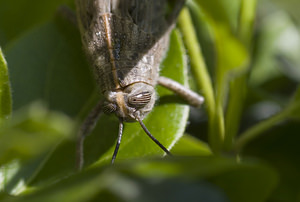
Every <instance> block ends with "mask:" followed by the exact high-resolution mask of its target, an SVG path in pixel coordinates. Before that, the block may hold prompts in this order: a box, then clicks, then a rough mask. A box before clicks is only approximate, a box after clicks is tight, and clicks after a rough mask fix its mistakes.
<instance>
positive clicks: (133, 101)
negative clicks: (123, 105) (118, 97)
mask: <svg viewBox="0 0 300 202" xmlns="http://www.w3.org/2000/svg"><path fill="white" fill-rule="evenodd" d="M150 100H151V93H150V92H148V91H145V92H142V93H139V94H136V95H133V96H131V97H129V98H128V103H129V105H131V106H133V107H135V108H142V107H144V106H145V105H147V104H148V103H149V102H150Z"/></svg>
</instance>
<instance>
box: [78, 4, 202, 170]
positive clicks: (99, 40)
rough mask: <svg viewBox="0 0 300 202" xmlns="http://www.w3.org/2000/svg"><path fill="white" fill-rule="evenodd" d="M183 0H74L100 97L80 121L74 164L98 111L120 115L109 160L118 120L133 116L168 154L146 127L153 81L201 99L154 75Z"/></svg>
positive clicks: (80, 162) (193, 102)
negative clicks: (144, 120) (82, 120)
mask: <svg viewBox="0 0 300 202" xmlns="http://www.w3.org/2000/svg"><path fill="white" fill-rule="evenodd" d="M184 2H185V1H184V0H159V1H158V0H76V8H77V22H78V26H79V29H80V33H81V37H82V43H83V47H84V49H85V52H86V54H87V57H88V59H89V61H90V63H91V64H92V66H93V72H94V75H95V78H96V81H97V84H98V86H99V87H100V90H101V93H102V94H103V95H104V100H101V101H99V103H98V104H97V105H96V107H95V108H94V109H93V110H92V111H91V112H90V114H89V115H88V116H87V118H86V119H85V121H84V123H83V124H82V126H81V128H80V130H79V134H78V143H77V161H78V162H77V164H78V165H77V166H78V168H79V169H82V166H83V163H84V159H83V142H84V139H85V137H86V136H87V135H88V134H89V133H90V132H91V131H92V130H93V128H94V126H95V125H96V122H97V120H98V118H99V116H100V114H101V113H102V112H104V113H105V114H112V113H114V114H115V115H116V116H117V117H118V118H119V134H118V139H117V143H116V147H115V150H114V154H113V156H112V160H111V163H114V161H115V159H116V156H117V153H118V150H119V146H120V143H121V138H122V133H123V122H124V121H125V122H133V121H137V122H139V123H140V125H141V127H142V128H143V130H144V131H145V133H146V134H147V135H148V136H149V137H150V138H151V139H152V140H153V141H154V142H155V143H156V144H157V145H158V146H159V147H160V148H161V149H163V150H164V151H165V152H166V153H167V154H170V152H169V151H168V149H167V148H165V147H164V146H163V145H162V144H161V143H160V142H159V141H158V140H157V139H156V138H155V137H154V136H153V135H152V134H151V133H150V132H149V131H148V130H147V128H146V126H145V125H144V123H143V121H142V120H143V119H144V118H145V117H146V116H147V114H148V113H149V112H151V110H152V108H153V106H154V103H155V100H156V94H155V86H156V85H157V84H159V85H162V86H164V87H166V88H168V89H170V90H172V91H174V92H175V93H177V94H178V95H179V96H181V97H183V98H185V99H186V100H187V101H188V102H189V103H190V104H191V105H193V106H197V107H198V106H200V105H201V104H202V103H203V101H204V99H203V97H201V96H200V95H198V94H196V93H194V92H193V91H191V90H189V89H187V88H185V87H184V86H182V85H181V84H179V83H177V82H175V81H173V80H171V79H168V78H166V77H160V76H159V65H160V63H161V61H162V59H163V57H164V54H165V52H166V50H167V47H168V41H169V33H170V31H171V29H172V27H173V24H174V21H175V19H176V17H177V16H178V13H179V11H180V9H181V8H182V6H183V5H184Z"/></svg>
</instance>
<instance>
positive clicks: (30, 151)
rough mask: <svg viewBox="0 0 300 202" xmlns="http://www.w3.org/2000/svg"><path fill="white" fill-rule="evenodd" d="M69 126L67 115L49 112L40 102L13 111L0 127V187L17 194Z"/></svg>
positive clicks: (65, 135)
mask: <svg viewBox="0 0 300 202" xmlns="http://www.w3.org/2000/svg"><path fill="white" fill-rule="evenodd" d="M72 130H73V122H72V121H71V120H70V119H69V118H68V117H66V116H65V115H62V114H60V113H55V112H49V111H48V110H47V109H45V108H44V107H43V106H42V105H41V104H40V103H34V104H32V105H31V106H30V107H28V108H26V109H23V110H20V111H18V112H16V113H15V114H14V117H13V119H10V120H8V121H6V122H5V124H4V125H3V127H1V128H0V169H1V170H0V190H5V191H6V192H8V193H10V194H17V193H19V192H20V191H22V190H23V189H25V186H26V181H27V180H28V178H30V177H32V175H33V174H34V172H35V169H36V167H38V166H39V164H40V163H41V157H42V159H43V158H45V155H47V154H48V153H49V152H50V150H52V149H54V148H55V146H56V145H57V144H58V143H59V142H61V141H62V140H63V139H66V138H69V136H70V134H71V131H72ZM36 164H38V165H36ZM1 176H2V177H1Z"/></svg>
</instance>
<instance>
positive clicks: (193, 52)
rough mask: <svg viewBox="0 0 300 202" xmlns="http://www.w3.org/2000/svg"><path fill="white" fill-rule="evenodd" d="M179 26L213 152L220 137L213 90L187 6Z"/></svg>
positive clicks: (216, 148) (181, 15)
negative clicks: (206, 122)
mask: <svg viewBox="0 0 300 202" xmlns="http://www.w3.org/2000/svg"><path fill="white" fill-rule="evenodd" d="M178 24H179V28H180V30H181V33H182V35H183V41H184V43H185V46H186V48H187V52H188V54H189V56H190V62H191V67H192V73H193V75H194V77H195V79H196V82H197V85H198V88H199V89H201V90H202V92H203V95H204V97H205V104H206V110H207V114H208V117H209V130H210V133H209V140H210V146H211V148H212V150H213V151H214V152H216V151H218V150H219V148H220V142H222V140H221V137H219V135H218V134H219V133H218V127H219V124H216V122H218V116H217V110H216V103H215V98H214V91H213V86H212V81H211V78H210V75H209V73H208V71H207V67H206V64H205V61H204V57H203V55H202V51H201V46H200V44H199V42H198V39H197V36H196V32H195V29H194V26H193V23H192V19H191V16H190V13H189V11H188V9H187V8H184V9H183V10H182V12H181V14H180V16H179V18H178Z"/></svg>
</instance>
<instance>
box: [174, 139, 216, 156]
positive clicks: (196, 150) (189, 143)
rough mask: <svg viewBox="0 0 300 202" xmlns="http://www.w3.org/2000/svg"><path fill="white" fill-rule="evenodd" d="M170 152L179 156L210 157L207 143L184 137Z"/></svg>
mask: <svg viewBox="0 0 300 202" xmlns="http://www.w3.org/2000/svg"><path fill="white" fill-rule="evenodd" d="M171 152H172V153H173V154H174V155H179V156H182V155H183V156H196V155H201V156H202V155H203V156H206V155H211V154H212V153H211V151H210V149H209V146H208V145H207V143H205V142H202V141H201V140H199V139H197V138H195V137H192V136H190V135H184V136H183V137H182V138H181V139H180V140H179V141H178V142H177V143H176V144H175V145H174V147H173V148H172V150H171Z"/></svg>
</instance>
